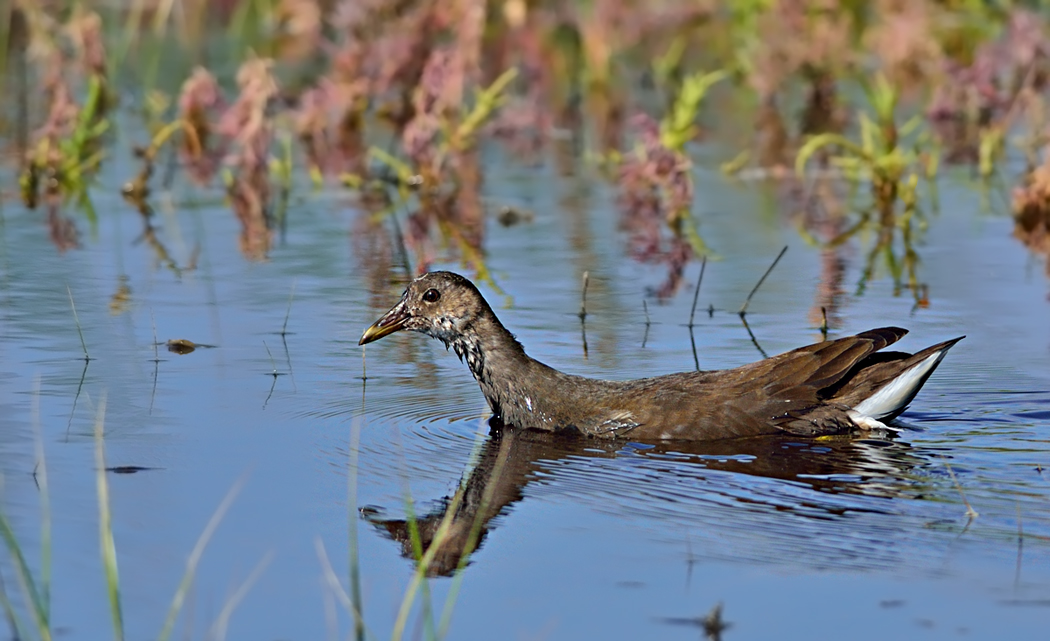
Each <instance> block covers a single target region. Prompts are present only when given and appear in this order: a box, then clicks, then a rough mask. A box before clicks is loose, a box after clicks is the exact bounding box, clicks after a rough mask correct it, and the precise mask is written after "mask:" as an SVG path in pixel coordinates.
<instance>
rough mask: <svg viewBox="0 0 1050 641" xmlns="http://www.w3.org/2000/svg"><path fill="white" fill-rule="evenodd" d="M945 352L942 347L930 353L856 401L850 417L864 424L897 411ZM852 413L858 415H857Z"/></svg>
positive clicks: (912, 395) (913, 393)
mask: <svg viewBox="0 0 1050 641" xmlns="http://www.w3.org/2000/svg"><path fill="white" fill-rule="evenodd" d="M947 352H948V350H946V349H944V350H941V351H939V352H937V353H936V354H931V355H930V356H929V357H928V358H927V359H926V360H924V361H922V362H921V363H918V364H917V365H915V366H913V367H912V368H910V369H908V370H907V371H905V372H903V373H902V374H900V375H899V376H897V378H895V379H893V380H892V381H890V382H889V383H887V384H886V385H884V386H882V387H881V388H879V391H877V392H875V393H874V394H872V395H871V396H869V397H868V398H866V399H864V400H863V401H861V402H860V403H858V404H857V405H856V406H855V407H854V408H853V409H852V410H851V411H850V418H852V419H853V421H854V422H855V423H857V424H858V425H861V426H864V422H867V421H869V420H870V421H875V422H879V421H881V419H883V418H886V417H889V416H893V415H894V414H897V413H899V412H900V411H901V410H902V409H903V408H904V406H905V405H907V404H908V403H909V402H911V399H912V398H914V397H915V393H916V392H918V391H919V388H920V387H922V384H923V382H924V381H925V380H926V377H927V376H928V375H929V373H930V372H932V371H933V368H935V367H937V364H938V363H940V362H941V359H942V358H944V355H945V354H946V353H947ZM854 414H858V415H860V416H859V417H857V416H854Z"/></svg>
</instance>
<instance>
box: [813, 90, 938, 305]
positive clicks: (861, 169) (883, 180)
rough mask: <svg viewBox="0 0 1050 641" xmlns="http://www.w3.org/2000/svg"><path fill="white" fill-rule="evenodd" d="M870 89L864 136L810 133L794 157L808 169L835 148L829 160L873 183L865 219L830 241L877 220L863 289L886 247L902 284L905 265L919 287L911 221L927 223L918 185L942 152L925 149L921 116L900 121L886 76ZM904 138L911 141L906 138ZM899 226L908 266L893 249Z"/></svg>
mask: <svg viewBox="0 0 1050 641" xmlns="http://www.w3.org/2000/svg"><path fill="white" fill-rule="evenodd" d="M864 90H865V94H866V95H867V97H868V100H869V102H870V104H871V106H872V110H873V112H874V117H872V116H869V115H868V114H867V113H865V112H861V114H860V117H859V118H860V140H859V142H858V141H854V140H851V139H849V138H847V137H846V136H844V135H842V134H837V133H824V134H819V135H817V136H813V137H812V138H810V139H809V140H808V141H807V142H806V143H805V144H804V145H803V146H802V148H801V149H800V150H799V152H798V156H797V158H796V162H795V169H796V172H797V173H798V174H800V175H802V174H804V173H805V168H806V165H807V163H808V162H809V161H810V160H811V159H812V158H813V157H814V155H816V154H817V152H820V151H822V150H825V149H828V148H836V149H837V150H838V154H837V155H832V156H831V157H830V158H829V162H830V163H831V164H832V165H833V166H835V167H837V168H838V169H839V170H841V171H842V172H844V174H845V176H846V177H847V179H849V180H850V181H852V182H854V183H857V182H859V181H862V180H863V181H868V182H869V183H870V184H871V197H872V203H871V204H870V205H869V206H866V207H864V208H862V209H861V211H860V220H859V221H858V222H857V223H856V224H855V225H853V226H852V227H850V228H849V229H847V230H846V231H845V232H843V233H842V234H841V235H839V236H838V237H837V238H835V239H832V240H831V245H838V244H840V243H842V242H845V241H846V240H848V239H849V238H850V237H852V236H853V235H854V234H856V233H857V232H858V231H860V230H861V229H863V228H865V227H867V226H868V225H869V223H871V222H875V223H876V224H877V228H878V232H879V237H878V241H877V242H876V244H875V247H874V249H873V250H872V253H871V254H870V256H869V260H868V264H867V267H866V268H865V270H864V273H863V276H862V278H861V283H860V288H861V289H862V290H863V288H864V286H865V284H866V283H867V281H868V280H869V279H870V277H871V275H872V273H873V271H874V266H875V257H876V256H877V255H878V254H879V253H880V252H885V257H886V262H887V265H888V267H889V268H890V271H891V273H892V274H893V278H894V283H895V284H896V285H897V286H898V287H899V286H900V284H901V279H902V267H903V268H904V269H906V270H907V272H908V282H909V286H910V287H911V288H912V289H913V291H915V292H917V291H918V283H917V279H916V273H915V268H916V264H917V262H918V258H917V255H916V254H915V252H914V250H913V249H912V242H911V241H912V235H913V229H912V222H913V220H917V221H918V223H919V224H920V225H924V224H925V223H924V220H923V216H922V211H921V209H920V208H919V204H918V203H919V195H918V186H919V180H920V178H923V179H926V180H927V181H928V183H929V184H930V185H931V189H932V182H933V178H934V176H935V175H936V172H937V161H938V157H937V155H936V154H935V153H927V152H922V151H920V149H922V148H923V147H924V143H925V142H926V141H927V138H926V136H925V134H924V133H922V132H918V129H919V127H920V125H921V124H922V119H921V117H920V116H916V117H914V118H912V119H911V120H909V121H908V122H906V123H905V124H903V125H900V126H898V125H897V122H896V113H895V112H896V107H897V99H898V93H897V90H896V89H895V88H894V87H893V86H892V85H891V84H890V83H889V81H888V80H887V79H886V77H885V76H883V75H879V76H877V77H876V79H875V82H874V84H872V85H865V87H864ZM905 139H907V140H909V141H910V142H909V143H905V142H904V141H905ZM895 229H900V230H901V235H902V240H903V242H904V246H905V250H904V259H903V265H902V264H900V263H898V261H897V259H896V257H895V255H894V253H893V249H892V243H893V237H894V230H895Z"/></svg>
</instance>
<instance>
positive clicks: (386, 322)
mask: <svg viewBox="0 0 1050 641" xmlns="http://www.w3.org/2000/svg"><path fill="white" fill-rule="evenodd" d="M406 321H408V313H407V312H405V305H404V301H402V302H400V303H398V304H397V305H394V308H393V309H391V310H390V311H389V312H387V313H385V314H383V317H382V318H380V319H379V320H377V321H376V322H374V323H372V324H371V325H370V326H369V327H368V329H366V330H365V333H364V334H361V340H359V341H357V344H358V345H365V344H367V343H371V342H372V341H377V340H379V339H380V338H383V337H384V336H388V335H390V334H393V333H394V332H396V331H399V330H401V329H403V328H404V326H405V322H406Z"/></svg>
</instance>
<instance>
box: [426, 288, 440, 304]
mask: <svg viewBox="0 0 1050 641" xmlns="http://www.w3.org/2000/svg"><path fill="white" fill-rule="evenodd" d="M439 298H441V292H439V291H438V290H436V289H428V290H427V291H425V292H423V300H425V301H426V302H428V303H436V302H438V299H439Z"/></svg>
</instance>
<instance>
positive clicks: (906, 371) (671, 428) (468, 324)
mask: <svg viewBox="0 0 1050 641" xmlns="http://www.w3.org/2000/svg"><path fill="white" fill-rule="evenodd" d="M402 329H407V330H413V331H419V332H422V333H425V334H428V335H430V336H433V337H435V338H438V339H439V340H441V341H442V342H444V343H445V345H446V346H447V347H450V348H452V349H453V350H455V352H456V354H458V355H459V356H460V358H461V359H463V360H464V361H466V363H467V365H468V366H469V367H470V370H471V372H472V373H473V374H474V378H475V379H477V381H478V384H479V385H480V386H481V391H482V393H484V395H485V398H486V400H487V401H488V403H489V406H490V408H491V409H492V412H493V415H494V416H493V418H494V419H495V420H497V421H499V422H501V423H503V424H504V425H507V426H513V427H518V428H534V429H543V430H550V431H558V430H573V431H579V432H582V433H583V434H587V435H589V436H595V437H604V438H618V437H624V438H630V439H633V440H665V439H685V440H710V439H719V438H732V437H743V436H757V435H761V434H775V433H785V432H786V433H792V434H799V435H810V436H815V435H821V434H834V433H840V432H847V431H851V430H856V429H859V428H867V427H873V426H880V425H881V422H880V421H881V420H889V419H891V418H894V417H895V416H897V415H898V414H899V413H900V412H902V411H903V410H904V409H905V407H906V406H907V404H908V403H909V402H910V401H911V399H912V398H913V397H914V395H915V393H916V392H918V390H919V388H921V387H922V384H923V383H924V382H925V381H926V379H927V378H928V377H929V375H930V374H931V373H932V372H933V370H934V369H935V368H936V366H937V364H938V363H939V362H940V359H941V358H942V357H943V356H944V353H945V352H946V351H947V350H948V348H950V347H951V346H952V345H954V344H955V343H956V342H957V341H958V340H960V339H958V338H956V339H954V340H950V341H946V342H944V343H940V344H938V345H934V346H932V347H928V348H926V349H924V350H922V351H920V352H918V353H916V354H914V355H913V354H906V353H902V352H881V351H879V350H882V349H883V348H885V347H886V346H888V345H891V344H893V343H895V342H896V341H897V340H899V339H900V338H901V337H902V336H904V335H905V334H906V333H907V330H904V329H900V328H897V327H886V328H881V329H875V330H871V331H867V332H863V333H861V334H857V335H855V336H847V337H845V338H840V339H837V340H833V341H826V342H823V343H817V344H814V345H807V346H805V347H800V348H798V349H796V350H793V351H790V352H786V353H784V354H780V355H778V356H774V357H772V358H767V359H765V360H762V361H758V362H756V363H751V364H749V365H744V366H742V367H738V368H735V369H727V370H716V371H703V372H682V373H679V374H669V375H666V376H656V377H652V378H643V379H636V380H629V381H606V380H597V379H590V378H584V377H582V376H573V375H570V374H565V373H563V372H560V371H558V370H556V369H553V368H551V367H548V366H547V365H544V364H543V363H541V362H539V361H537V360H535V359H533V358H531V357H530V356H528V355H527V354H526V353H525V350H524V349H523V348H522V346H521V344H520V343H519V342H518V341H517V340H516V339H515V338H514V336H513V335H512V334H511V333H510V332H509V331H507V329H506V328H504V327H503V325H502V324H501V323H500V321H499V319H497V318H496V315H495V313H493V311H492V309H491V307H489V305H488V303H486V302H485V299H484V298H483V297H482V296H481V293H480V292H478V290H477V288H475V287H474V285H473V284H472V283H471V282H470V281H469V280H467V279H465V278H463V277H462V276H459V275H457V274H452V273H450V272H431V273H429V274H425V275H423V276H421V277H420V278H418V279H416V280H415V281H413V282H412V283H411V284H410V285H409V287H408V289H406V290H405V294H404V296H402V299H401V301H400V302H399V303H398V304H397V305H395V306H394V308H393V309H391V310H390V311H389V312H387V314H386V315H384V316H383V318H381V319H380V320H379V321H377V322H376V323H375V324H374V325H372V326H371V327H369V328H368V329H367V330H365V333H364V335H363V336H362V337H361V344H364V343H368V342H371V341H373V340H378V339H379V338H382V337H383V336H386V335H387V334H390V333H393V332H395V331H398V330H402Z"/></svg>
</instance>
